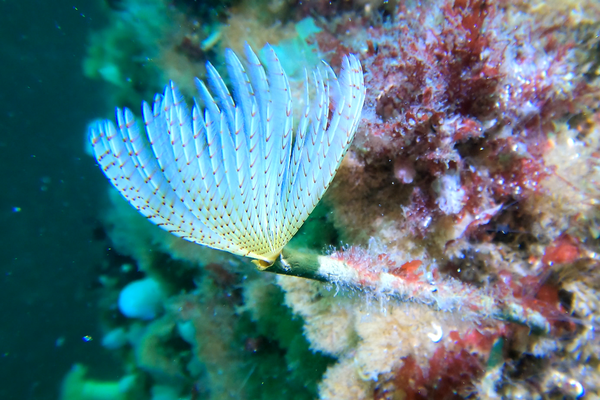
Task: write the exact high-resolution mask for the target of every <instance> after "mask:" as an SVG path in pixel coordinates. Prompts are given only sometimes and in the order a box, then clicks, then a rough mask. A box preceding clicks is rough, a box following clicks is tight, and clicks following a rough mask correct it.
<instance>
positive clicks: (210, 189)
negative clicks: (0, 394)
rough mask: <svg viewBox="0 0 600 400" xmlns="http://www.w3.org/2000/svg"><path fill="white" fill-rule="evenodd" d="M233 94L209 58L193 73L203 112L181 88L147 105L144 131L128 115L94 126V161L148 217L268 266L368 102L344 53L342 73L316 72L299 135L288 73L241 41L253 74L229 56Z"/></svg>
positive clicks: (314, 198)
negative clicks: (201, 75) (201, 74)
mask: <svg viewBox="0 0 600 400" xmlns="http://www.w3.org/2000/svg"><path fill="white" fill-rule="evenodd" d="M225 58H226V63H227V69H228V72H229V76H230V79H231V84H232V88H233V95H232V94H231V93H230V92H229V90H228V89H227V87H226V86H225V84H224V82H223V80H222V78H221V77H220V75H219V74H218V73H217V71H216V69H215V68H214V67H213V66H212V65H210V64H208V65H207V81H208V85H209V86H210V88H211V91H212V93H214V94H215V97H214V98H213V96H212V95H211V91H209V90H208V89H207V87H206V86H205V84H204V83H203V82H201V81H199V80H196V83H197V86H198V92H199V95H200V98H201V99H202V101H203V103H204V112H202V110H201V109H200V107H199V106H198V104H197V103H196V104H195V105H194V107H193V108H192V113H191V116H190V113H189V111H188V108H187V105H186V104H185V100H184V98H183V96H182V95H181V93H180V92H179V90H178V89H177V87H176V86H175V84H174V83H173V82H170V83H169V85H168V86H167V87H166V88H165V91H164V94H163V95H162V96H161V95H157V96H156V97H155V99H154V104H153V105H152V108H151V107H150V105H148V104H146V103H144V104H143V105H142V114H143V117H144V121H145V127H146V134H147V138H146V137H145V136H142V135H140V133H139V130H138V127H137V125H136V123H135V120H134V118H133V114H132V113H131V111H129V110H127V109H125V110H120V109H117V112H116V119H117V124H118V127H115V125H114V124H113V123H112V122H109V121H100V122H98V123H96V124H95V125H93V126H92V127H91V128H90V139H91V142H92V146H93V149H94V153H95V156H96V159H97V160H98V163H99V164H100V166H101V167H102V170H103V171H104V173H105V174H106V176H107V177H108V178H109V179H110V180H111V182H112V183H113V185H114V186H115V187H116V188H117V189H118V190H119V191H120V192H121V194H122V195H123V196H124V197H125V198H126V199H127V200H128V201H129V202H130V203H131V204H132V205H133V206H135V207H136V208H137V209H138V210H140V212H142V213H143V214H144V215H145V216H146V217H148V218H149V219H150V220H151V221H152V222H154V223H155V224H157V225H159V226H161V227H162V228H163V229H166V230H168V231H170V232H172V233H174V234H176V235H178V236H180V237H182V238H184V239H187V240H190V241H193V242H196V243H199V244H204V245H206V246H210V247H213V248H217V249H221V250H225V251H229V252H232V253H235V254H239V255H243V256H249V257H252V258H255V259H257V260H261V261H262V262H263V264H262V265H268V264H269V263H271V262H273V261H274V260H275V258H276V257H277V256H278V254H279V253H280V252H281V249H282V248H283V247H284V246H285V245H286V243H287V242H288V241H289V240H290V239H291V238H292V236H293V235H294V234H295V233H296V232H297V231H298V229H299V228H300V227H301V226H302V224H303V223H304V221H305V220H306V218H307V217H308V215H309V214H310V213H311V212H312V210H313V209H314V207H315V206H316V204H317V203H318V201H319V200H320V199H321V197H322V196H323V194H324V192H325V190H326V189H327V187H328V186H329V184H330V183H331V180H332V179H333V176H334V175H335V172H336V171H337V168H338V167H339V164H340V162H341V160H342V158H343V156H344V154H345V153H346V151H347V149H348V147H349V145H350V143H351V141H352V138H353V136H354V132H355V130H356V127H357V124H358V120H359V117H360V112H361V109H362V105H363V102H364V94H365V93H364V82H363V75H362V69H361V66H360V63H359V61H358V60H357V59H356V57H354V56H352V55H350V56H347V57H344V61H343V64H342V72H341V74H340V78H339V80H338V79H337V78H336V76H335V73H334V72H333V70H332V69H331V68H330V67H329V66H328V65H326V64H325V66H324V67H323V68H322V70H321V69H317V70H315V72H314V73H313V84H314V87H315V98H314V100H313V101H312V102H311V101H310V99H309V81H308V74H307V78H306V88H305V108H304V110H303V112H302V114H301V118H300V122H299V125H298V127H297V131H296V134H295V137H293V133H292V129H293V128H292V127H293V122H292V97H291V91H290V87H289V82H288V78H287V76H286V74H285V72H284V71H283V69H282V68H281V64H280V61H279V59H278V58H277V55H276V54H275V52H274V51H273V49H272V48H271V47H270V46H267V48H266V50H265V58H266V66H267V72H265V69H264V68H263V66H262V64H261V63H260V61H259V60H258V57H257V56H256V54H255V53H254V52H253V51H252V49H251V48H250V47H249V46H248V45H246V58H247V60H248V64H247V68H248V69H247V73H246V70H245V69H244V67H243V65H242V63H241V62H240V61H239V59H238V58H237V56H236V55H235V54H234V53H233V52H232V51H230V50H228V51H227V53H226V55H225Z"/></svg>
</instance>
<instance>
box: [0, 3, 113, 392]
mask: <svg viewBox="0 0 600 400" xmlns="http://www.w3.org/2000/svg"><path fill="white" fill-rule="evenodd" d="M93 4H96V2H91V1H65V0H58V1H35V0H26V1H16V0H8V1H2V2H0V21H1V22H0V49H1V50H0V54H1V58H0V59H1V62H0V71H1V72H2V73H1V74H0V80H1V83H0V87H1V90H0V104H1V105H0V160H1V161H0V180H1V181H0V182H1V183H0V188H1V190H0V193H1V195H0V221H1V222H0V226H1V227H2V230H1V234H0V235H1V239H0V269H1V273H2V275H1V280H0V309H1V312H0V318H1V326H0V355H1V358H0V377H1V380H2V385H0V399H3V400H12V399H18V400H30V399H36V400H37V399H40V400H41V399H43V400H45V399H56V398H57V396H58V389H59V384H60V381H61V379H62V377H63V376H64V375H65V373H66V372H67V371H68V369H69V368H70V367H71V365H72V364H73V363H74V362H77V361H80V362H83V363H85V364H87V365H94V370H95V371H96V372H99V373H102V371H104V373H105V375H106V376H110V372H109V371H110V369H111V367H114V365H115V362H114V361H113V359H112V358H111V357H110V356H109V354H108V353H107V352H106V351H104V350H103V349H102V348H101V346H100V341H99V340H92V341H89V342H86V341H84V340H83V339H82V338H83V337H84V336H86V335H89V336H91V337H92V338H93V339H95V338H97V335H98V313H97V312H96V311H95V304H96V301H95V298H94V291H93V287H94V265H95V263H96V262H97V260H98V259H99V258H100V256H101V255H102V252H103V248H102V244H101V242H99V241H96V240H94V238H93V232H94V228H95V227H96V225H97V224H96V216H97V213H96V209H97V207H98V205H99V201H100V198H99V196H98V194H99V193H103V191H102V190H101V189H100V188H102V187H104V186H103V185H105V181H104V177H103V176H102V175H101V172H100V171H98V170H97V167H96V166H95V165H94V163H93V162H92V161H91V159H90V158H89V157H88V156H86V155H85V154H84V148H83V141H84V131H85V127H86V124H87V123H88V122H89V120H90V119H91V118H93V117H94V116H97V115H98V113H99V111H102V110H103V109H104V108H103V107H105V106H104V104H103V103H102V102H101V93H100V92H99V90H100V87H99V86H97V85H96V84H95V83H94V82H92V81H90V80H88V79H86V78H84V77H83V75H82V72H81V70H82V69H81V60H82V57H83V54H84V50H85V44H86V40H87V36H88V32H89V30H90V29H91V28H93V27H94V26H98V25H99V24H100V23H102V21H100V18H101V15H100V14H99V11H98V10H96V9H94V8H93V7H92V5H93Z"/></svg>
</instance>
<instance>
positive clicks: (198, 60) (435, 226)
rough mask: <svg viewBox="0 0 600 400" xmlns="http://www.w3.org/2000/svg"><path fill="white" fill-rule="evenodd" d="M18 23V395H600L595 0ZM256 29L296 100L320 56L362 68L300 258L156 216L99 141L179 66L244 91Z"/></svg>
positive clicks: (225, 5)
mask: <svg viewBox="0 0 600 400" xmlns="http://www.w3.org/2000/svg"><path fill="white" fill-rule="evenodd" d="M0 21H1V23H0V32H1V35H0V38H1V39H0V48H1V49H2V52H1V54H2V57H1V63H0V70H1V71H2V72H3V73H2V74H1V76H0V80H2V85H1V86H0V87H1V88H2V91H1V93H0V102H1V103H2V107H1V108H0V109H1V110H2V113H1V114H0V115H1V117H0V127H1V130H0V132H1V133H0V157H1V158H0V159H1V160H2V161H1V162H0V168H1V169H2V173H1V174H0V179H2V180H3V181H2V186H1V187H2V190H1V193H2V195H0V204H1V207H0V216H1V218H2V226H3V227H4V229H3V230H2V238H1V240H0V248H1V249H2V250H1V251H0V256H1V257H2V258H1V260H0V266H1V268H2V272H3V273H2V281H1V287H0V299H1V300H0V307H1V308H0V309H1V312H0V316H1V317H2V324H1V325H0V346H1V348H0V350H1V352H0V355H1V359H0V376H1V377H2V385H0V399H18V400H21V399H26V400H29V399H36V400H37V399H59V400H104V399H106V400H109V399H112V400H114V399H116V400H130V399H140V400H142V399H151V400H174V399H185V400H197V399H252V400H254V399H274V398H277V399H288V398H289V399H378V400H382V399H394V400H398V399H403V400H404V399H408V400H411V399H463V398H486V399H487V398H489V399H500V398H506V399H513V398H514V399H516V398H518V399H542V398H550V399H559V398H572V399H576V398H589V399H595V398H598V397H599V396H600V368H599V366H600V356H599V354H600V340H599V339H598V335H597V330H598V327H599V326H600V297H599V296H598V290H600V255H599V254H600V202H599V201H598V196H599V194H600V125H599V124H600V113H599V111H598V108H599V104H600V81H599V79H598V76H599V75H600V5H599V4H598V3H597V1H595V0H584V1H562V0H546V1H541V0H540V1H538V0H534V1H526V0H493V1H491V0H489V1H488V0H427V1H408V0H407V1H402V0H396V1H383V0H374V1H368V0H340V1H333V2H330V1H320V0H314V1H299V0H259V1H244V0H229V1H214V2H213V1H195V0H93V1H64V0H56V1H51V2H49V1H34V0H26V1H21V2H17V1H10V0H7V1H3V2H0ZM245 42H247V43H249V44H250V45H251V46H252V47H253V48H254V49H255V51H256V52H257V53H258V56H259V58H260V59H261V60H262V61H263V64H264V63H265V62H264V59H265V50H264V49H263V48H264V46H265V44H267V43H270V44H271V45H272V46H273V49H274V50H275V52H276V53H277V55H278V56H279V60H280V62H281V65H282V67H283V70H284V71H285V73H286V74H287V77H288V78H289V84H290V91H291V93H292V95H293V96H292V97H293V104H294V110H293V113H294V117H295V121H298V120H299V117H300V114H301V110H302V109H303V107H304V106H308V105H311V106H312V107H313V108H314V106H315V103H311V102H310V101H308V102H306V101H305V98H304V93H305V92H306V93H308V94H309V96H314V95H315V92H316V91H317V90H318V89H317V88H315V85H316V83H315V79H314V78H313V76H312V75H310V74H309V75H310V79H309V80H308V81H305V73H304V71H305V69H306V70H307V71H312V70H313V68H315V67H317V66H318V65H319V64H320V60H324V61H326V62H327V63H329V64H330V65H331V67H332V70H333V71H335V73H337V74H340V69H341V65H343V62H344V61H343V60H344V56H345V55H347V54H349V53H352V54H355V55H356V56H357V57H358V59H359V60H360V62H361V63H362V67H363V71H364V88H365V90H366V100H365V104H364V107H363V111H362V114H361V117H360V119H359V125H358V129H357V131H356V135H355V138H354V142H353V144H352V146H351V147H350V150H349V151H348V153H347V154H346V156H345V158H344V159H343V161H342V163H341V166H340V168H339V170H338V171H337V175H336V177H335V179H334V181H333V183H332V185H331V187H330V188H329V189H328V191H327V193H326V195H325V197H324V198H323V200H322V201H321V202H320V203H319V205H318V206H317V207H316V208H315V210H314V211H313V212H312V214H311V215H310V217H309V218H308V220H307V221H306V222H305V224H304V226H303V227H302V228H301V229H300V231H299V232H298V234H297V235H296V236H295V237H294V238H293V239H292V241H291V242H290V245H289V249H290V251H293V252H295V253H294V254H300V255H301V256H304V257H305V258H302V257H300V261H299V263H300V264H299V265H297V267H298V268H297V269H296V270H294V268H292V270H291V271H290V270H285V268H284V269H280V270H276V272H278V273H276V274H273V273H268V272H264V271H259V270H257V268H256V266H255V265H254V264H252V263H250V262H249V261H248V260H247V259H244V258H242V257H238V256H234V255H231V254H229V253H226V252H220V251H216V250H211V249H208V248H206V247H203V246H198V245H196V244H193V243H190V242H187V241H184V240H182V239H179V238H177V237H175V236H174V235H171V234H169V233H168V232H166V231H164V230H161V229H160V228H158V227H157V226H155V225H153V224H152V223H150V222H149V221H147V220H146V219H145V218H144V217H143V216H141V215H140V214H139V213H138V212H137V211H136V210H135V209H134V208H133V207H131V206H130V205H129V204H128V203H127V201H125V200H124V199H123V198H122V197H121V196H120V195H119V193H118V192H117V191H116V190H114V188H112V187H111V186H110V184H109V181H108V180H107V179H106V178H105V177H104V176H103V173H102V171H101V169H100V168H98V165H97V163H96V161H95V160H94V156H93V154H92V150H91V148H90V144H89V143H88V140H87V136H88V127H89V126H90V124H91V123H93V121H97V119H98V118H108V119H111V120H112V119H113V115H114V111H113V110H114V107H116V106H118V107H128V108H129V109H131V110H132V112H133V113H134V114H135V115H137V116H138V117H139V116H140V104H141V103H142V101H148V102H151V101H152V99H153V96H154V95H155V93H161V92H162V91H163V88H164V85H165V84H167V83H168V81H169V80H170V79H173V80H174V81H176V82H177V84H178V85H179V88H180V90H181V93H182V94H183V97H185V98H186V99H187V101H188V104H191V99H192V98H193V96H196V88H195V86H194V82H193V77H194V76H197V77H199V78H200V79H206V68H205V65H206V62H211V63H213V65H214V66H215V68H216V70H217V71H218V73H219V74H221V76H223V77H224V79H225V83H226V84H227V85H229V86H230V87H231V86H232V82H231V80H230V78H229V77H228V71H227V67H226V58H225V56H224V55H225V51H226V49H233V50H234V51H235V52H236V53H237V54H238V55H239V56H240V58H241V59H242V62H243V63H244V62H245V59H244V57H243V56H242V55H243V54H244V50H243V49H244V47H243V46H244V43H245ZM321 68H325V67H321ZM252 84H253V85H256V82H252ZM359 86H361V87H362V85H359ZM357 87H358V86H357ZM211 90H212V89H211ZM312 98H313V97H311V99H312ZM336 101H337V100H336ZM326 108H327V109H329V107H326ZM332 109H333V106H332ZM285 254H286V253H285V252H284V255H285ZM311 257H312V258H311ZM309 258H310V259H311V260H312V261H311V263H313V264H314V265H312V264H311V268H313V267H314V266H315V265H316V270H314V268H313V270H311V271H312V272H310V273H308V275H307V273H306V269H303V267H305V265H303V264H302V263H305V264H306V263H308V262H307V261H306V260H307V259H309ZM302 260H304V261H302ZM315 260H316V261H315ZM295 271H298V272H295ZM284 275H290V276H284ZM294 275H300V276H306V275H307V276H308V277H309V278H310V279H304V278H301V277H298V276H294Z"/></svg>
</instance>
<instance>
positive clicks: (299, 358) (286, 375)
mask: <svg viewBox="0 0 600 400" xmlns="http://www.w3.org/2000/svg"><path fill="white" fill-rule="evenodd" d="M254 286H255V287H254V288H251V289H249V290H246V291H245V297H246V298H247V297H251V298H247V301H248V303H250V305H249V306H250V307H252V309H251V310H248V312H245V313H243V314H242V318H241V319H240V322H239V324H238V330H237V337H238V339H237V341H238V342H240V343H244V344H245V351H246V352H247V353H249V356H248V361H249V362H250V363H251V365H253V366H252V368H254V369H255V371H254V372H253V373H252V375H251V376H250V378H249V379H248V382H247V384H246V393H247V394H248V398H251V399H272V398H291V397H293V398H294V399H313V398H315V397H316V396H317V384H318V383H319V381H320V380H321V377H322V375H323V373H324V372H325V370H326V368H327V367H328V366H329V365H330V364H331V363H332V362H333V361H334V359H333V358H331V357H328V356H325V355H323V354H321V353H316V352H313V351H312V350H310V348H309V343H308V342H307V340H306V338H305V337H304V335H303V328H302V327H303V324H304V322H303V320H302V319H301V318H299V317H296V316H295V315H293V314H292V312H291V310H290V309H289V308H288V307H286V306H285V305H284V299H283V292H282V291H281V289H280V288H279V287H277V286H275V285H274V284H262V283H258V282H257V283H254ZM248 303H247V305H248ZM252 346H254V347H252Z"/></svg>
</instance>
